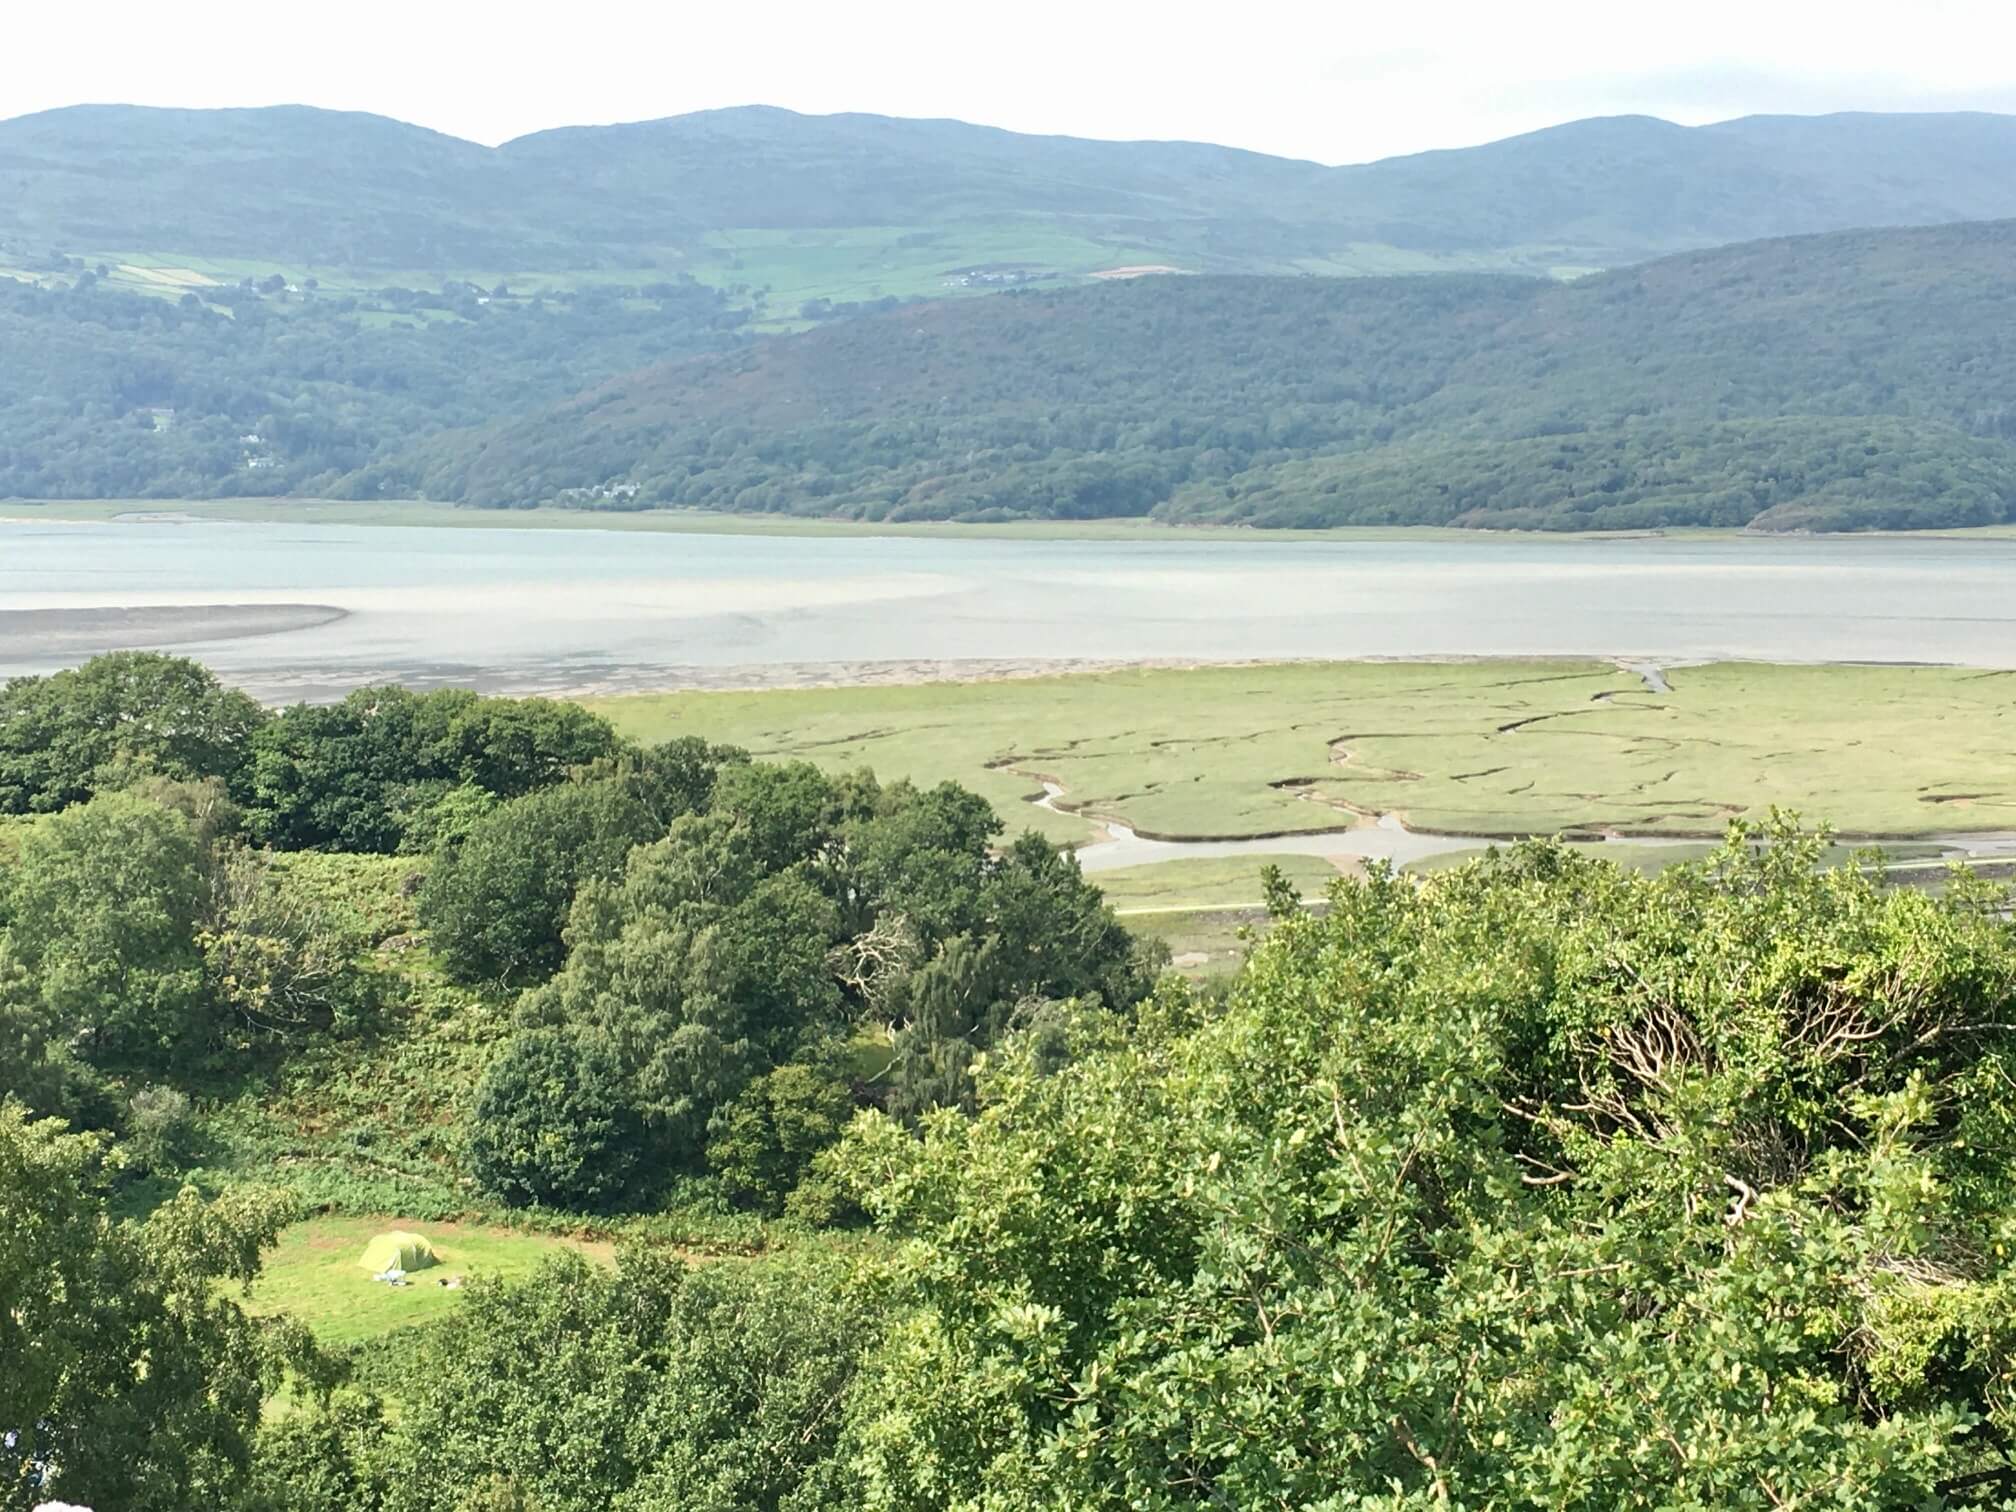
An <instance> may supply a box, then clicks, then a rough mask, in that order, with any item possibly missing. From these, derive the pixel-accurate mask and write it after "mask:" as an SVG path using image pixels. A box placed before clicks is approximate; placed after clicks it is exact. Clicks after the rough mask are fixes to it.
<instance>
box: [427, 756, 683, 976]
mask: <svg viewBox="0 0 2016 1512" xmlns="http://www.w3.org/2000/svg"><path fill="white" fill-rule="evenodd" d="M662 829H663V826H662V825H661V824H659V823H658V822H657V821H656V820H655V819H654V817H653V816H652V814H651V813H650V811H649V810H648V809H646V808H645V806H644V805H643V804H641V803H639V802H638V801H637V800H636V799H635V798H633V797H632V796H631V795H630V794H629V793H628V792H627V791H626V790H625V788H624V787H623V785H622V784H620V783H617V782H615V781H610V780H603V781H592V782H578V783H562V784H561V785H559V786H557V787H551V788H546V789H543V790H542V791H539V792H534V793H527V794H525V795H524V796H522V797H519V798H514V799H512V800H510V801H509V802H508V803H505V804H503V805H501V806H500V807H497V808H495V809H493V810H492V811H491V812H489V813H487V814H485V815H484V816H483V817H482V818H480V819H477V820H476V821H475V822H474V823H472V824H471V825H470V826H469V828H468V832H467V833H466V834H465V835H464V837H463V838H462V839H461V840H460V841H459V842H458V843H455V844H453V845H450V846H448V847H447V848H445V849H444V851H443V852H442V853H441V854H440V855H438V856H437V857H436V858H435V860H434V865H433V867H432V868H431V869H430V870H429V872H428V874H427V882H426V885H425V886H424V887H423V888H422V889H421V892H420V921H421V923H422V924H424V925H425V926H426V928H427V931H428V933H429V935H430V936H431V937H432V939H433V941H434V946H435V949H436V950H437V951H438V952H439V954H440V956H441V960H442V963H443V965H444V966H445V967H446V968H447V970H448V972H449V974H450V975H451V976H452V977H454V978H455V979H456V980H458V981H462V982H469V983H475V982H497V983H501V984H505V985H511V986H516V985H522V984H524V983H526V982H528V981H536V980H538V979H539V978H542V977H545V976H548V975H551V974H552V973H553V972H554V971H555V970H557V969H558V968H559V966H560V964H561V962H562V961H563V960H565V959H566V947H565V945H564V944H563V943H562V940H561V930H562V928H563V926H564V925H565V924H566V922H567V911H568V909H569V908H570V907H571V906H572V905H573V902H574V893H575V889H576V888H578V887H579V886H580V885H581V884H582V883H583V882H585V881H588V880H590V879H593V880H598V881H611V880H614V879H615V878H617V877H620V876H621V875H622V873H623V863H624V860H625V858H627V857H628V856H629V854H630V850H631V847H633V846H636V845H640V844H642V843H643V842H645V841H647V840H649V839H651V838H652V837H653V836H654V835H655V834H657V833H660V832H662Z"/></svg>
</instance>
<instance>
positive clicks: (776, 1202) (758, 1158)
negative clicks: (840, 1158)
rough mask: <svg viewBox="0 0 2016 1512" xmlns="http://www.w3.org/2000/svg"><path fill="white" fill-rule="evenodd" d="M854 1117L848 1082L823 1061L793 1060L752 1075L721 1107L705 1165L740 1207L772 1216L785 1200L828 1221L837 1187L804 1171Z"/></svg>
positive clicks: (834, 1206)
mask: <svg viewBox="0 0 2016 1512" xmlns="http://www.w3.org/2000/svg"><path fill="white" fill-rule="evenodd" d="M853 1116H854V1095H853V1092H852V1090H851V1089H850V1088H849V1086H848V1085H847V1083H846V1082H845V1081H843V1080H841V1079H840V1078H839V1077H838V1076H837V1075H835V1074H834V1073H833V1072H832V1071H831V1070H829V1069H827V1068H826V1067H824V1066H820V1065H816V1064H807V1063H805V1062H803V1061H792V1062H790V1063H788V1064H786V1065H782V1066H779V1067H777V1068H776V1069H775V1070H774V1071H771V1072H768V1073H767V1074H765V1075H763V1076H759V1077H757V1078H756V1079H755V1080H754V1081H752V1082H750V1083H749V1085H748V1086H747V1087H744V1088H743V1089H742V1092H741V1094H740V1095H739V1096H737V1097H736V1098H735V1100H734V1101H733V1102H731V1103H729V1104H728V1106H727V1107H726V1108H724V1109H722V1110H721V1115H720V1117H719V1119H718V1120H717V1125H718V1127H717V1130H716V1132H715V1133H714V1135H713V1137H712V1138H710V1139H709V1140H708V1141H707V1164H708V1165H709V1166H710V1167H711V1168H712V1169H713V1171H714V1173H715V1175H716V1176H718V1177H719V1178H720V1181H721V1190H722V1192H723V1193H724V1194H725V1195H726V1196H727V1198H728V1200H729V1201H731V1202H733V1203H735V1204H736V1205H737V1206H738V1207H745V1208H749V1209H752V1210H754V1211H756V1212H758V1213H761V1214H763V1215H764V1216H766V1217H770V1218H775V1217H778V1216H780V1215H781V1214H782V1213H783V1212H784V1211H785V1209H786V1206H787V1205H788V1206H789V1207H790V1208H791V1210H792V1211H793V1212H794V1213H796V1214H797V1215H798V1216H801V1217H805V1218H807V1219H809V1220H811V1221H813V1222H815V1223H816V1222H830V1221H831V1220H832V1219H833V1218H834V1217H836V1216H837V1209H838V1207H839V1206H840V1202H839V1196H838V1194H837V1193H835V1192H834V1191H832V1190H831V1189H830V1186H829V1185H828V1184H827V1183H823V1182H822V1183H817V1184H813V1185H807V1184H806V1180H805V1178H806V1176H807V1175H808V1174H809V1173H810V1172H811V1170H812V1163H813V1160H814V1159H815V1158H816V1157H817V1156H818V1154H819V1152H820V1151H822V1150H824V1149H826V1148H828V1147H829V1146H831V1145H832V1144H833V1143H834V1142H835V1141H836V1140H838V1139H839V1137H840V1134H841V1131H842V1130H843V1129H845V1128H846V1127H847V1123H848V1120H850V1119H851V1118H852V1117H853Z"/></svg>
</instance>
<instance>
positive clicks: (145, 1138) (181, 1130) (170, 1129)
mask: <svg viewBox="0 0 2016 1512" xmlns="http://www.w3.org/2000/svg"><path fill="white" fill-rule="evenodd" d="M189 1135H190V1120H189V1097H188V1094H186V1093H183V1092H178V1091H177V1090H176V1089H175V1088H173V1087H164V1086H149V1087H142V1088H141V1089H140V1090H139V1091H138V1092H135V1093H134V1094H133V1098H132V1102H131V1104H130V1105H129V1107H128V1110H127V1115H126V1139H127V1145H126V1147H127V1148H128V1149H129V1150H131V1151H132V1153H133V1154H134V1155H135V1156H136V1157H137V1158H138V1159H139V1161H140V1163H141V1164H142V1165H144V1166H146V1167H147V1169H149V1170H150V1171H155V1172H158V1173H166V1172H170V1171H173V1170H176V1169H177V1168H178V1167H180V1166H181V1164H182V1163H183V1160H184V1159H185V1158H186V1156H187V1154H188V1145H189Z"/></svg>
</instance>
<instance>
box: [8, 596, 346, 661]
mask: <svg viewBox="0 0 2016 1512" xmlns="http://www.w3.org/2000/svg"><path fill="white" fill-rule="evenodd" d="M347 612H348V611H346V610H343V609H338V608H336V607H335V606H334V605H332V604H153V605H143V606H141V607H138V608H126V609H121V608H90V609H55V608H40V609H0V661H13V660H21V661H37V660H42V659H44V658H50V657H70V656H89V655H93V654H95V653H97V652H100V651H119V650H126V649H130V648H134V647H152V646H185V645H191V644H194V643H196V642H199V641H219V640H243V639H245V638H247V637H249V636H255V635H277V634H279V633H280V632H281V631H284V630H312V629H314V628H315V627H316V626H318V625H329V624H334V623H335V622H336V621H337V620H340V619H342V618H344V616H345V615H346V613H347Z"/></svg>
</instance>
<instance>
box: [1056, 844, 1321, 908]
mask: <svg viewBox="0 0 2016 1512" xmlns="http://www.w3.org/2000/svg"><path fill="white" fill-rule="evenodd" d="M1347 864H1348V862H1347ZM1270 865H1272V866H1278V867H1280V868H1281V872H1282V875H1284V876H1285V877H1287V879H1288V881H1289V883H1290V885H1292V886H1293V887H1294V888H1295V891H1296V894H1297V895H1298V896H1299V897H1301V898H1302V900H1303V901H1304V902H1308V901H1311V900H1313V899H1316V898H1320V897H1322V896H1323V894H1324V892H1325V891H1326V890H1327V889H1328V888H1329V886H1330V884H1331V883H1332V882H1335V881H1336V880H1337V879H1338V878H1339V877H1341V876H1345V875H1347V873H1346V872H1344V871H1343V870H1342V869H1341V868H1340V867H1338V866H1335V865H1332V864H1331V863H1330V862H1329V861H1326V860H1324V859H1323V858H1322V857H1321V856H1293V855H1288V856H1211V857H1202V858H1199V859H1196V860H1186V861H1157V862H1152V863H1150V864H1149V865H1147V866H1123V867H1116V868H1115V869H1114V870H1112V871H1102V872H1098V873H1095V874H1094V876H1093V877H1092V880H1093V881H1094V882H1095V883H1097V884H1098V887H1099V890H1100V891H1101V892H1103V893H1105V894H1106V900H1107V901H1108V902H1109V903H1111V904H1112V905H1113V907H1114V909H1115V910H1116V911H1118V912H1119V913H1121V914H1123V915H1127V916H1129V917H1136V916H1148V915H1154V914H1163V913H1188V912H1191V911H1193V910H1198V909H1207V908H1210V909H1224V908H1231V909H1241V908H1255V907H1258V906H1259V905H1260V901H1261V898H1260V894H1261V886H1260V873H1261V870H1262V869H1263V868H1265V867H1267V866H1270ZM1356 871H1357V869H1356V868H1355V867H1353V868H1352V873H1351V874H1354V875H1355V874H1356Z"/></svg>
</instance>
